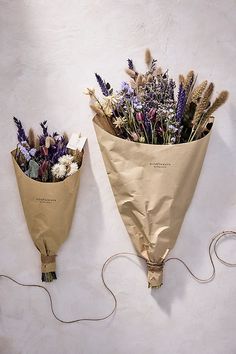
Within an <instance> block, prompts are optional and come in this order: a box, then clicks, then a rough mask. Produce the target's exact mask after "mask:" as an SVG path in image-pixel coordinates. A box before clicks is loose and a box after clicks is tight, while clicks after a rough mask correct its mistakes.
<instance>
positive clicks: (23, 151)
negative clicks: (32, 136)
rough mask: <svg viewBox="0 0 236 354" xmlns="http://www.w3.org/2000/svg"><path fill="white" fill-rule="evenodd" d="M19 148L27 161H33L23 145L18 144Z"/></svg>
mask: <svg viewBox="0 0 236 354" xmlns="http://www.w3.org/2000/svg"><path fill="white" fill-rule="evenodd" d="M18 147H19V149H20V152H21V153H22V155H23V156H24V158H25V159H26V161H29V160H30V159H31V156H30V154H29V152H28V150H27V149H26V148H25V147H24V146H23V145H21V144H18Z"/></svg>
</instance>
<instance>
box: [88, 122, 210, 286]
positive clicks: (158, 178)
mask: <svg viewBox="0 0 236 354" xmlns="http://www.w3.org/2000/svg"><path fill="white" fill-rule="evenodd" d="M104 121H105V119H104V117H100V116H97V115H96V116H95V117H94V119H93V122H94V127H95V131H96V135H97V139H98V142H99V145H100V149H101V152H102V156H103V160H104V163H105V166H106V171H107V174H108V177H109V180H110V184H111V187H112V190H113V193H114V196H115V199H116V203H117V206H118V209H119V212H120V214H121V217H122V219H123V222H124V224H125V226H126V229H127V231H128V233H129V235H130V237H131V240H132V242H133V244H134V246H135V249H136V251H137V252H138V254H139V255H141V256H142V257H144V258H145V259H146V261H147V268H148V285H149V287H160V286H161V285H162V282H163V280H162V277H163V261H164V259H165V258H166V256H167V254H168V253H169V251H170V250H171V249H172V248H173V247H174V245H175V242H176V239H177V237H178V234H179V231H180V228H181V225H182V223H183V219H184V216H185V213H186V211H187V209H188V206H189V204H190V202H191V199H192V196H193V193H194V190H195V187H196V184H197V181H198V177H199V175H200V172H201V168H202V164H203V160H204V157H205V153H206V150H207V146H208V142H209V139H210V133H208V134H207V135H206V136H205V137H203V138H201V139H199V140H196V141H193V142H190V143H184V144H176V145H151V144H142V143H135V142H132V141H128V140H124V139H121V138H119V137H117V136H114V135H113V134H112V130H110V128H109V126H108V125H107V124H106V123H105V124H104Z"/></svg>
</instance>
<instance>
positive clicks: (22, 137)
mask: <svg viewBox="0 0 236 354" xmlns="http://www.w3.org/2000/svg"><path fill="white" fill-rule="evenodd" d="M13 120H14V122H15V125H16V127H17V138H18V141H19V143H23V142H28V139H27V137H26V134H25V130H24V128H23V126H22V123H21V121H20V120H19V119H17V118H16V117H13Z"/></svg>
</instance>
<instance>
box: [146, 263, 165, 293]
mask: <svg viewBox="0 0 236 354" xmlns="http://www.w3.org/2000/svg"><path fill="white" fill-rule="evenodd" d="M147 267H148V274H147V276H148V287H149V288H160V287H161V286H162V284H163V263H161V264H155V263H152V262H147Z"/></svg>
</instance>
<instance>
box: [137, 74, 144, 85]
mask: <svg viewBox="0 0 236 354" xmlns="http://www.w3.org/2000/svg"><path fill="white" fill-rule="evenodd" d="M142 84H143V75H142V74H138V77H137V79H136V85H137V86H141V85H142Z"/></svg>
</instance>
